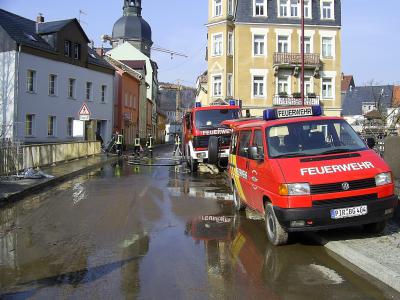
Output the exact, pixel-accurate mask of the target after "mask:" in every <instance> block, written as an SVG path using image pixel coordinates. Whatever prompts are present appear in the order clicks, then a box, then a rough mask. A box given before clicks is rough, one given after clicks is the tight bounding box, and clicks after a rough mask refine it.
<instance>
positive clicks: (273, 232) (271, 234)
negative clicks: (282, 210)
mask: <svg viewBox="0 0 400 300" xmlns="http://www.w3.org/2000/svg"><path fill="white" fill-rule="evenodd" d="M265 230H266V231H267V237H268V239H269V241H270V242H271V243H272V244H273V245H275V246H279V245H284V244H286V243H287V241H288V238H289V234H288V233H287V231H286V230H285V229H283V227H282V226H281V224H279V221H278V219H277V218H276V216H275V212H274V208H273V206H272V204H271V203H267V204H266V206H265Z"/></svg>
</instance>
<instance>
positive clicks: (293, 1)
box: [290, 0, 299, 17]
mask: <svg viewBox="0 0 400 300" xmlns="http://www.w3.org/2000/svg"><path fill="white" fill-rule="evenodd" d="M298 10H299V4H298V0H290V16H291V17H298Z"/></svg>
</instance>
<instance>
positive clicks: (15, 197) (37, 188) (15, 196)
mask: <svg viewBox="0 0 400 300" xmlns="http://www.w3.org/2000/svg"><path fill="white" fill-rule="evenodd" d="M118 159H119V158H118V157H111V158H108V159H106V160H104V161H101V162H98V163H95V164H93V165H90V166H86V167H84V168H82V169H79V170H76V171H73V172H71V173H66V174H64V175H61V176H58V177H54V178H51V179H48V180H46V181H43V182H40V183H38V184H34V185H31V186H28V187H27V188H25V189H23V190H22V191H19V192H15V193H11V194H9V195H7V196H6V197H3V198H0V207H1V206H3V205H5V204H8V203H10V202H16V201H19V200H22V199H24V198H26V197H27V196H30V195H33V194H35V193H38V192H42V191H43V190H44V189H46V188H47V187H49V186H50V185H53V186H56V185H59V184H60V183H62V182H65V181H67V180H70V179H72V178H74V177H77V176H79V175H82V174H85V173H88V172H90V171H92V170H94V169H98V168H99V167H102V166H104V165H106V164H108V163H112V162H115V161H117V160H118Z"/></svg>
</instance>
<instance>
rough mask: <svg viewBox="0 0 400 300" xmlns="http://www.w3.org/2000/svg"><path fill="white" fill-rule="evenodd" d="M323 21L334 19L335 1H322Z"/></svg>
mask: <svg viewBox="0 0 400 300" xmlns="http://www.w3.org/2000/svg"><path fill="white" fill-rule="evenodd" d="M321 19H323V20H324V19H325V20H326V19H328V20H333V19H334V3H333V0H322V1H321Z"/></svg>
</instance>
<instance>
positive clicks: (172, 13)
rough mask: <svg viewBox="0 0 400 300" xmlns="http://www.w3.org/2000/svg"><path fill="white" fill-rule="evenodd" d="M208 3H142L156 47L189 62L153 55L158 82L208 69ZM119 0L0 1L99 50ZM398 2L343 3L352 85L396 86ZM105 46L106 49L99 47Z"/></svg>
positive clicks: (188, 80)
mask: <svg viewBox="0 0 400 300" xmlns="http://www.w3.org/2000/svg"><path fill="white" fill-rule="evenodd" d="M207 5H208V1H207V0H169V1H165V0H142V6H143V11H142V15H143V17H144V19H145V20H146V21H147V22H148V23H149V24H150V25H151V27H152V31H153V42H154V45H155V46H158V47H162V48H166V49H169V50H172V51H176V52H180V53H183V54H185V55H187V56H188V58H183V57H178V56H174V57H173V59H171V57H170V55H169V54H166V53H162V52H157V51H153V52H152V59H153V60H155V61H156V62H157V63H158V66H159V80H160V81H165V82H175V83H176V82H177V81H179V82H180V83H181V84H184V85H187V86H194V85H195V82H196V79H197V76H198V75H200V74H201V73H202V72H203V71H204V70H206V69H207V64H206V61H205V54H206V52H205V51H206V44H207V30H206V27H205V24H206V23H207V13H208V10H207ZM122 7H123V0H112V1H108V2H107V1H104V0H100V1H95V0H85V1H82V0H68V1H54V0H32V1H27V0H0V8H2V9H5V10H8V11H11V12H13V13H15V14H18V15H21V16H23V17H26V18H29V19H33V20H35V19H36V16H37V15H38V13H42V14H43V15H44V17H45V20H46V21H55V20H61V19H69V18H77V19H78V18H79V10H82V11H83V12H85V13H86V14H82V15H81V21H82V22H81V24H82V27H83V28H84V30H85V32H86V34H87V35H88V36H89V38H90V39H92V40H93V41H94V42H95V45H96V46H101V45H102V41H101V39H100V36H101V35H103V34H108V35H111V33H112V28H113V25H114V23H115V22H116V21H117V20H118V19H119V18H120V17H121V16H122ZM399 11H400V1H399V0H379V1H369V0H342V71H343V72H344V73H345V74H346V75H347V74H351V75H353V76H354V79H355V83H356V85H369V84H371V82H373V84H399V85H400V59H399V52H400V50H399V49H400V34H399V32H398V31H399V30H400V17H399V16H398V13H399ZM104 46H105V47H106V46H109V45H108V44H104Z"/></svg>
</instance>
